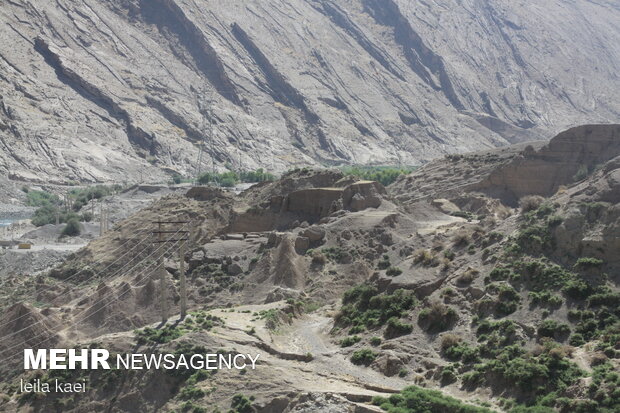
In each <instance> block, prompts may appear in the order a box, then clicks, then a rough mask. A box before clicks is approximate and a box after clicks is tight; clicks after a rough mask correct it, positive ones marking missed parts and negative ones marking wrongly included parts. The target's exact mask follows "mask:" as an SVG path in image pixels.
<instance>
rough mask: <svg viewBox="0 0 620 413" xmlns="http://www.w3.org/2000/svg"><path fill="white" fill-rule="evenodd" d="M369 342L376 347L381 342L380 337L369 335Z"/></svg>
mask: <svg viewBox="0 0 620 413" xmlns="http://www.w3.org/2000/svg"><path fill="white" fill-rule="evenodd" d="M370 344H371V345H373V346H375V347H377V346H378V345H380V344H381V337H377V336H374V337H371V339H370Z"/></svg>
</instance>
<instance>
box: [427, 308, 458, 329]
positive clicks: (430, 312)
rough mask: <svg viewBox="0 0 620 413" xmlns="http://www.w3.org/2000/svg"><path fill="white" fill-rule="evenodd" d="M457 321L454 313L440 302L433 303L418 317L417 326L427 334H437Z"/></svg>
mask: <svg viewBox="0 0 620 413" xmlns="http://www.w3.org/2000/svg"><path fill="white" fill-rule="evenodd" d="M457 320H458V315H457V314H456V311H455V310H454V309H453V308H452V307H449V306H447V305H445V304H443V303H441V302H438V301H434V302H433V303H431V305H430V306H429V307H427V308H425V309H423V310H422V311H421V312H420V314H419V315H418V324H419V325H420V327H421V328H422V329H423V330H424V331H426V332H428V333H439V332H441V331H445V330H447V329H449V328H451V327H452V326H453V325H454V324H455V323H456V321H457Z"/></svg>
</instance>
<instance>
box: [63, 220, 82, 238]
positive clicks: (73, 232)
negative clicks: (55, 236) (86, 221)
mask: <svg viewBox="0 0 620 413" xmlns="http://www.w3.org/2000/svg"><path fill="white" fill-rule="evenodd" d="M81 233H82V226H81V224H80V222H79V221H78V220H77V219H76V218H71V219H69V221H67V225H65V227H64V228H63V229H62V235H64V236H66V237H76V236H78V235H80V234H81Z"/></svg>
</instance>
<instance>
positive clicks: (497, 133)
mask: <svg viewBox="0 0 620 413" xmlns="http://www.w3.org/2000/svg"><path fill="white" fill-rule="evenodd" d="M619 19H620V8H619V7H618V5H617V4H616V3H615V2H613V1H611V0H609V1H606V0H600V1H596V2H593V1H586V0H578V1H574V2H564V1H560V0H553V1H548V2H544V4H532V5H529V4H528V5H523V4H517V3H514V2H508V1H505V0H492V1H480V0H465V1H458V2H457V1H456V0H437V1H435V2H433V4H430V3H426V2H417V1H416V2H411V1H406V0H381V1H379V0H337V1H327V0H286V1H285V0H265V1H262V0H261V1H241V0H227V1H224V0H217V1H209V2H205V1H201V0H148V1H147V0H105V1H94V0H58V1H56V2H33V1H27V0H7V1H6V2H4V3H3V6H2V9H1V10H0V21H2V23H3V24H2V26H1V27H0V145H2V148H3V150H2V151H1V152H0V170H2V172H3V174H5V175H7V174H8V175H10V176H12V177H15V178H19V179H31V180H46V181H50V180H51V181H57V182H62V181H67V180H86V181H104V180H117V181H121V180H129V181H132V180H138V179H139V177H140V175H141V174H142V176H143V177H146V176H148V177H149V178H150V179H154V180H157V179H164V178H165V176H166V175H167V174H170V173H173V172H175V171H176V172H179V173H182V174H186V175H190V174H192V173H194V172H195V170H196V169H197V165H196V163H197V153H198V150H199V146H200V142H201V140H202V139H203V138H204V137H205V136H208V135H209V133H208V132H207V130H208V129H209V127H208V125H209V123H212V124H213V141H212V142H211V141H209V142H207V143H206V145H205V150H206V151H207V155H206V157H205V159H209V163H210V155H213V159H214V161H215V164H216V166H217V167H220V168H222V167H223V166H224V165H225V164H231V165H234V166H235V167H237V166H239V165H241V166H242V167H244V168H256V167H264V168H267V169H270V170H284V169H287V168H289V167H291V166H295V165H308V164H319V163H321V164H334V163H342V162H345V163H372V162H381V163H408V164H415V163H419V162H421V161H424V160H428V159H431V158H433V157H437V156H440V155H441V154H444V153H448V152H460V151H466V150H478V149H485V148H491V147H494V146H499V145H505V144H508V143H515V142H519V141H523V140H528V139H534V138H543V137H549V136H551V135H552V134H553V133H554V132H557V131H559V130H561V129H564V128H566V127H568V126H572V125H576V124H580V123H594V122H597V123H606V122H610V121H617V119H618V118H619V117H620V102H619V100H618V98H617V92H618V91H619V90H620V80H619V79H618V75H617V73H618V68H619V66H620V63H619V62H620V46H619V45H620V30H619V29H618V28H617V25H616V24H615V22H617V21H618V20H619ZM204 167H206V165H205V166H203V168H204Z"/></svg>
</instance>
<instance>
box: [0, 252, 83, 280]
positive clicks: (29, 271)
mask: <svg viewBox="0 0 620 413" xmlns="http://www.w3.org/2000/svg"><path fill="white" fill-rule="evenodd" d="M69 253H71V251H58V250H51V249H46V250H39V251H27V252H26V251H18V250H0V278H3V277H6V276H9V275H34V274H37V273H38V272H41V271H44V270H46V269H48V268H51V267H52V266H54V265H56V264H58V263H59V262H61V261H62V260H64V258H65V256H66V255H67V254H69Z"/></svg>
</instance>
